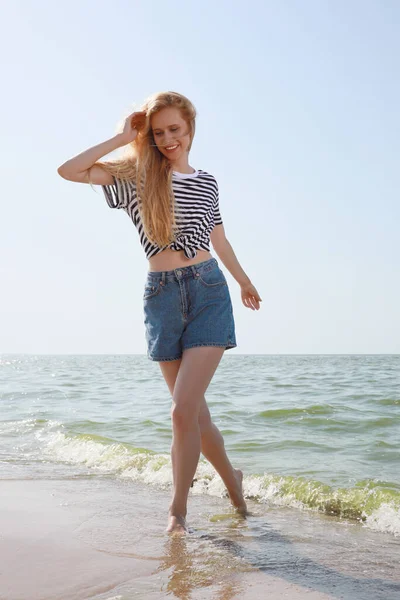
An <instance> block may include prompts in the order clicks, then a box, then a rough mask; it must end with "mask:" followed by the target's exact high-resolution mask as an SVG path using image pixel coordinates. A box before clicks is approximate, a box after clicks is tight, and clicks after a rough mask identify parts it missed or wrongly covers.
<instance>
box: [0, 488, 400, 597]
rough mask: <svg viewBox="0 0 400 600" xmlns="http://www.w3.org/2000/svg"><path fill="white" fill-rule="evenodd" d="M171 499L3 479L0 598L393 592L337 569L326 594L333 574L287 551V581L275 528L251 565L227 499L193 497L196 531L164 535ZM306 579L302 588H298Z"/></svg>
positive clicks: (245, 533)
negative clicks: (373, 588) (179, 535)
mask: <svg viewBox="0 0 400 600" xmlns="http://www.w3.org/2000/svg"><path fill="white" fill-rule="evenodd" d="M168 501H169V491H168V490H165V492H162V491H159V490H154V493H153V492H150V493H149V490H148V488H146V487H145V486H142V485H137V484H133V483H132V482H128V481H116V480H112V479H108V478H96V479H94V478H81V479H79V478H77V479H64V480H62V479H54V480H45V479H42V480H38V479H36V480H8V481H7V480H3V481H2V482H1V496H0V515H1V517H0V564H1V571H0V598H1V600H50V599H51V600H81V599H82V600H83V599H86V598H95V599H102V600H103V599H104V600H128V599H130V598H140V599H142V598H143V599H144V600H147V599H154V600H155V599H161V598H181V599H194V600H195V599H203V598H204V599H218V600H228V599H229V600H230V599H233V598H238V599H248V600H256V599H257V600H258V599H260V598H271V599H275V598H276V599H280V598H282V599H283V598H290V599H293V600H297V599H299V600H300V599H303V598H307V599H312V600H318V599H319V600H328V598H331V599H332V598H350V597H352V598H357V599H361V598H368V597H371V598H372V597H374V599H375V598H378V597H382V598H385V600H386V599H388V598H391V597H393V598H394V597H395V595H393V596H391V591H390V588H388V589H387V592H385V593H386V595H385V596H379V595H378V596H377V595H373V596H369V595H368V589H371V588H370V587H369V586H370V585H371V583H369V582H368V580H366V579H365V580H363V579H360V580H357V581H355V580H354V578H349V577H348V576H346V575H344V574H340V573H337V574H336V575H337V593H334V594H331V593H325V592H324V591H323V590H324V586H325V587H326V586H327V585H329V584H330V585H331V587H332V581H333V580H335V574H334V575H333V579H332V572H331V571H330V570H329V569H327V568H326V567H324V565H323V564H322V563H321V564H316V563H315V561H314V562H310V561H308V562H307V561H305V560H304V557H303V559H301V557H300V556H298V555H296V553H295V552H294V553H293V555H290V552H292V551H291V550H289V551H288V550H286V553H288V552H289V554H288V556H287V557H286V559H285V560H286V561H287V564H288V568H287V577H286V576H285V574H284V572H283V571H282V569H279V565H278V563H277V561H276V560H275V559H276V556H277V555H276V556H275V555H274V552H275V553H276V551H277V548H278V547H279V545H280V544H281V540H280V539H279V538H278V534H277V533H276V532H275V534H270V536H269V541H267V542H266V543H265V544H264V545H263V547H262V551H263V552H264V553H265V556H266V559H267V561H266V562H265V561H264V563H265V565H269V566H268V568H267V567H266V566H265V567H263V568H257V567H255V566H254V564H255V563H256V561H255V560H254V556H255V555H254V554H252V553H251V552H250V551H248V556H249V557H250V558H249V559H246V557H245V556H244V554H243V552H242V548H244V547H245V545H246V543H247V545H248V548H250V549H251V547H252V543H253V540H252V539H251V532H250V531H249V530H248V529H247V528H246V527H247V526H246V523H244V522H243V520H241V519H240V518H239V517H235V516H234V514H233V513H230V512H229V509H228V507H227V501H226V500H224V499H220V498H215V497H209V496H208V497H206V498H205V497H201V496H195V495H193V496H192V497H191V498H190V515H191V525H192V526H193V533H192V534H191V535H189V536H186V537H185V538H176V537H171V536H168V535H167V534H165V533H164V529H165V524H166V518H165V517H166V511H167V506H168ZM224 519H225V523H228V525H226V524H225V525H224V526H225V528H226V527H228V529H225V534H224V535H221V533H220V529H219V528H218V523H219V522H222V521H223V520H224ZM205 522H208V525H209V526H208V527H207V529H206V528H205ZM227 531H231V533H230V534H229V536H228V535H227V533H226V532H227ZM239 542H240V543H239ZM240 544H242V545H240ZM257 544H258V550H257V552H260V543H259V541H258V542H257ZM286 545H287V544H286ZM252 556H253V559H252V558H251V557H252ZM258 560H259V562H260V559H259V557H258ZM274 560H275V563H274ZM260 564H261V563H260ZM274 564H275V567H274ZM294 567H295V568H294ZM274 571H275V572H274ZM307 572H308V574H307ZM276 573H279V576H276ZM282 575H283V576H282ZM306 580H308V581H309V583H308V585H301V584H299V582H302V581H306ZM329 580H330V583H329ZM335 585H336V584H335V583H333V586H334V587H335ZM346 586H347V591H346ZM394 586H395V584H394ZM351 588H353V589H352V591H351ZM396 589H397V590H398V588H395V587H393V590H392V591H393V594H395V593H396Z"/></svg>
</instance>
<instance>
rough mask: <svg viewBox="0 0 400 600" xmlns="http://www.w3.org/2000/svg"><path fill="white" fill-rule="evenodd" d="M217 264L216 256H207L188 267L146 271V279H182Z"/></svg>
mask: <svg viewBox="0 0 400 600" xmlns="http://www.w3.org/2000/svg"><path fill="white" fill-rule="evenodd" d="M214 265H218V261H217V259H216V258H209V259H208V260H204V261H203V262H200V263H196V264H194V265H189V266H188V267H178V268H177V269H173V270H171V271H148V273H147V280H151V281H162V282H163V283H164V282H165V281H173V280H176V279H184V278H185V277H196V276H197V275H196V274H197V273H200V274H201V273H202V271H203V270H204V269H207V268H210V267H212V266H214Z"/></svg>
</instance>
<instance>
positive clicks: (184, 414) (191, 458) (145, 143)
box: [58, 92, 261, 533]
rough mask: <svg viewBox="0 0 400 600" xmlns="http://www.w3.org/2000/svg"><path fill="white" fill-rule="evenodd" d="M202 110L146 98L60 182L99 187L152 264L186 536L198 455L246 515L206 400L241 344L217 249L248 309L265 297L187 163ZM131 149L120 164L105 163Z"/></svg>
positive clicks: (154, 343)
mask: <svg viewBox="0 0 400 600" xmlns="http://www.w3.org/2000/svg"><path fill="white" fill-rule="evenodd" d="M195 118H196V112H195V108H194V106H193V105H192V104H191V102H190V101H189V100H188V99H187V98H185V96H182V95H181V94H177V93H175V92H163V93H158V94H155V95H154V96H152V97H150V98H149V99H148V100H147V101H146V102H145V103H144V105H143V106H142V108H141V110H140V111H138V112H134V113H133V114H131V115H130V116H129V117H128V118H127V119H126V120H125V124H124V127H123V131H122V133H119V134H117V135H115V136H114V137H112V138H111V139H109V140H107V141H105V142H103V143H101V144H99V145H97V146H94V147H93V148H90V149H89V150H86V151H85V152H82V153H81V154H78V155H77V156H76V157H74V158H72V159H70V160H68V161H67V162H66V163H64V164H63V165H62V166H61V167H59V169H58V173H59V174H60V175H61V177H63V178H64V179H68V180H70V181H77V182H81V183H94V184H99V185H101V186H102V188H103V190H104V193H105V197H106V200H107V203H108V204H109V206H110V207H112V208H122V209H123V210H124V211H125V212H127V214H128V215H129V217H130V218H131V219H132V221H133V223H134V225H135V226H136V228H137V229H138V233H139V236H140V241H141V244H142V246H143V248H144V250H145V253H146V257H147V258H148V260H149V272H148V275H147V281H146V282H145V288H144V296H143V303H144V320H145V328H146V340H147V345H148V357H149V358H150V359H151V360H155V361H159V363H160V367H161V371H162V374H163V376H164V378H165V381H166V383H167V386H168V388H169V390H170V392H171V395H172V399H173V402H172V412H171V415H172V428H173V442H172V448H171V459H172V470H173V482H174V490H173V498H172V502H171V505H170V508H169V519H168V526H167V531H168V532H176V533H185V532H187V525H186V513H187V498H188V493H189V489H190V486H191V484H192V480H193V476H194V474H195V472H196V468H197V464H198V461H199V456H200V452H202V453H203V454H204V456H205V457H206V458H207V459H208V460H209V461H210V462H211V464H212V465H213V466H214V468H215V469H216V471H217V472H218V473H219V475H220V476H221V478H222V480H223V482H224V484H225V486H226V488H227V490H228V493H229V496H230V499H231V502H232V504H233V506H234V507H235V508H236V510H237V511H238V512H240V513H242V514H245V513H246V503H245V501H244V499H243V494H242V478H243V474H242V472H241V471H240V470H239V469H234V468H233V467H232V465H231V463H230V462H229V459H228V457H227V455H226V452H225V448H224V441H223V438H222V435H221V433H220V432H219V430H218V429H217V427H216V426H215V425H214V424H213V422H212V421H211V418H210V412H209V410H208V407H207V403H206V400H205V398H204V394H205V392H206V389H207V387H208V385H209V383H210V381H211V379H212V377H213V375H214V372H215V370H216V368H217V366H218V364H219V362H220V360H221V358H222V355H223V352H224V350H228V349H229V348H234V347H235V346H236V338H235V324H234V317H233V312H232V303H231V298H230V293H229V289H228V284H227V281H226V279H225V276H224V274H223V272H222V271H221V269H220V268H219V265H218V262H217V260H216V259H215V258H214V257H213V256H212V255H211V254H210V251H209V247H210V239H211V242H212V245H213V248H214V250H215V251H216V253H217V254H218V256H219V258H220V259H221V261H222V262H223V263H224V265H225V267H226V268H227V269H228V270H229V272H230V273H231V274H232V276H233V277H234V278H235V279H236V281H237V282H238V284H239V285H240V288H241V297H242V301H243V304H244V305H245V306H246V307H247V308H251V309H252V310H258V309H259V308H260V302H261V298H260V296H259V294H258V292H257V290H256V289H255V287H254V286H253V284H252V283H251V281H250V279H249V277H248V276H247V275H246V273H245V272H244V271H243V269H242V268H241V266H240V264H239V262H238V260H237V258H236V256H235V253H234V251H233V249H232V246H231V245H230V243H229V242H228V240H227V239H226V237H225V230H224V226H223V223H222V219H221V214H220V211H219V196H218V185H217V182H216V180H215V178H214V177H213V176H212V175H210V174H209V173H207V172H205V171H202V170H196V169H194V168H193V167H191V166H190V165H189V160H188V159H189V151H190V148H191V145H192V141H193V137H194V132H195ZM123 146H126V147H127V152H126V155H125V156H123V157H122V158H120V159H118V160H113V161H109V162H100V160H99V159H101V158H102V157H103V156H105V155H107V154H109V153H110V152H112V151H113V150H116V149H117V148H120V147H123Z"/></svg>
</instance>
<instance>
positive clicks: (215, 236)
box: [210, 225, 262, 310]
mask: <svg viewBox="0 0 400 600" xmlns="http://www.w3.org/2000/svg"><path fill="white" fill-rule="evenodd" d="M210 239H211V243H212V245H213V248H214V250H215V252H216V253H217V254H218V257H219V258H220V259H221V262H222V263H223V264H224V265H225V267H226V268H227V269H228V271H229V272H230V274H231V275H232V277H234V279H236V281H237V282H238V284H239V285H240V289H241V296H242V302H243V304H244V305H245V306H246V307H247V308H251V309H252V310H254V309H256V310H258V309H259V308H260V302H262V299H261V298H260V295H259V293H258V292H257V290H256V288H255V287H254V285H253V284H252V283H251V281H250V278H249V277H248V276H247V275H246V273H245V272H244V271H243V269H242V267H241V266H240V264H239V261H238V259H237V258H236V254H235V253H234V251H233V248H232V246H231V245H230V243H229V241H228V240H227V238H226V236H225V230H224V226H223V225H216V226H215V227H214V229H213V230H212V232H211V235H210Z"/></svg>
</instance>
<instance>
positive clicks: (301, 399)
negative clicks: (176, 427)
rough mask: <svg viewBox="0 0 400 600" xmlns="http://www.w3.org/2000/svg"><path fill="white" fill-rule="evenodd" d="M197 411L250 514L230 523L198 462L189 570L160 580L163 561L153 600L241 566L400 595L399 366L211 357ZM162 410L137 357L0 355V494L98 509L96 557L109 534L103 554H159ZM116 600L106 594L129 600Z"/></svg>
mask: <svg viewBox="0 0 400 600" xmlns="http://www.w3.org/2000/svg"><path fill="white" fill-rule="evenodd" d="M206 400H207V403H208V406H209V408H210V412H211V416H212V419H213V421H214V422H215V424H216V425H217V426H218V428H219V429H220V431H221V433H222V435H223V437H224V440H225V447H226V450H227V453H228V456H229V457H230V459H231V462H232V463H233V465H234V466H235V467H237V468H240V469H242V470H243V472H244V482H243V485H244V495H245V498H246V499H247V503H248V507H249V516H248V517H247V518H240V517H239V516H237V515H236V514H235V513H234V511H233V510H232V508H231V507H230V504H229V502H228V499H227V494H226V491H225V489H224V486H223V484H222V482H221V480H220V478H219V476H218V475H217V474H216V472H215V471H214V470H213V468H212V467H211V465H210V464H209V463H207V461H206V460H205V459H204V458H203V457H201V459H200V462H199V466H198V469H197V473H196V475H195V479H194V483H193V487H192V488H191V490H190V495H189V504H188V524H189V526H190V527H191V531H192V532H191V533H190V534H189V535H188V536H186V538H187V540H186V542H185V543H186V544H187V548H186V552H187V553H189V554H190V556H191V557H192V560H190V561H189V563H190V568H189V567H188V564H189V563H188V562H185V561H183V563H182V560H181V563H179V564H180V571H179V573H180V575H179V576H178V575H177V573H176V570H175V571H174V573H173V574H171V561H169V562H168V560H167V561H166V563H165V565H167V566H166V567H165V568H166V572H165V573H164V579H163V583H162V585H163V586H164V591H165V597H170V596H171V597H174V596H175V597H182V598H183V597H188V598H189V597H190V595H187V596H183V595H177V593H175V592H176V589H178V588H179V589H181V587H179V586H182V581H184V583H185V586H186V587H185V589H189V590H190V589H191V588H190V586H191V585H192V586H193V589H194V588H195V587H196V588H198V587H199V586H201V585H203V584H204V586H206V585H207V582H209V581H210V578H211V577H212V576H213V575H215V574H216V573H217V574H221V573H222V572H224V573H227V572H229V570H233V571H236V572H237V571H238V570H240V569H242V570H250V571H251V570H254V571H255V570H257V571H262V572H264V573H268V574H270V575H273V576H277V577H281V578H284V579H285V580H286V581H290V582H292V583H296V584H299V585H304V586H307V587H308V588H310V589H313V590H318V591H320V592H324V593H327V594H331V595H332V597H335V598H352V599H354V600H357V599H358V600H363V599H367V598H368V599H369V598H374V599H376V598H382V599H385V600H389V599H392V598H393V599H394V598H400V355H240V354H233V353H232V354H230V353H229V352H225V354H224V356H223V358H222V360H221V363H220V365H219V367H218V369H217V371H216V373H215V375H214V377H213V379H212V381H211V383H210V385H209V387H208V390H207V392H206ZM170 408H171V396H170V393H169V390H168V388H167V386H166V383H165V381H164V379H163V377H162V374H161V370H160V368H159V365H158V364H157V363H155V362H152V361H150V360H149V359H148V358H147V357H146V356H145V355H65V356H64V355H15V354H14V355H1V357H0V488H1V484H2V482H3V483H4V482H6V481H20V482H29V481H32V480H41V481H44V480H45V481H46V482H47V485H48V486H50V487H49V489H51V486H52V485H53V484H54V485H57V486H58V488H57V489H60V487H59V486H60V485H64V486H66V487H67V488H68V489H69V490H73V489H76V491H77V493H78V492H79V494H84V495H85V501H86V502H87V503H92V505H93V507H94V508H96V506H97V505H98V507H99V510H100V509H101V510H102V511H103V513H104V511H106V512H107V510H108V512H107V514H108V521H107V519H103V521H102V526H101V528H99V526H97V528H95V527H94V526H93V527H92V528H90V527H91V526H90V525H89V524H88V525H86V526H85V527H86V528H85V527H83V528H81V529H80V530H79V532H78V533H79V535H81V536H83V537H84V538H85V539H87V540H89V539H90V541H91V543H92V544H94V545H95V546H96V545H97V547H105V546H107V545H109V544H111V541H110V536H109V535H107V532H106V530H107V523H110V524H113V528H114V529H113V531H114V536H113V541H112V545H113V549H114V550H116V549H117V550H118V548H119V549H120V550H121V551H123V550H125V551H127V548H128V546H129V547H130V548H131V549H132V544H133V545H134V547H135V550H134V551H135V552H136V555H138V556H139V555H140V556H142V557H143V559H144V560H145V559H146V557H147V556H148V557H151V556H153V555H154V553H156V554H157V553H158V555H159V554H160V552H161V550H160V547H159V544H161V540H165V536H166V534H165V532H164V530H165V526H166V523H167V513H166V507H167V506H168V500H169V498H170V496H171V489H172V470H171V460H170V446H171V440H172V433H171V421H170ZM74 486H75V487H74ZM104 489H106V490H107V494H106V495H104V493H103V492H104ZM93 490H98V491H99V490H100V491H101V490H103V492H102V493H100V492H99V493H93ZM117 496H118V498H119V501H118V503H116V502H114V504H115V505H113V498H116V497H117ZM107 498H108V500H107ZM121 499H122V500H121ZM107 507H108V509H107ZM118 511H120V520H119V522H118V523H119V524H118V525H116V520H117V521H118V514H119V512H118ZM146 511H147V512H146ZM138 513H140V522H138V521H137V519H136V518H135V515H137V514H138ZM129 515H130V516H129ZM124 519H125V521H124ZM126 519H128V520H129V523H130V528H129V531H130V533H129V534H128V533H127V529H126V526H125V525H124V524H123V523H126ZM115 527H116V529H115ZM100 529H101V532H100ZM115 532H116V533H115ZM118 532H119V533H118ZM111 537H112V536H111ZM161 554H162V552H161ZM181 559H182V557H181ZM149 560H150V558H149ZM168 569H169V570H168ZM161 570H162V569H161ZM160 572H161V571H160ZM174 576H175V577H177V578H178V579H177V580H176V581H179V585H178V584H176V581H175V584H176V585H178V587H176V589H175V588H174V585H175V584H174V582H173V578H174ZM143 585H145V584H143ZM152 585H153V586H154V585H158V584H157V583H155V581H154V579H153V580H152ZM160 585H161V584H160ZM150 587H151V586H150ZM150 587H149V588H148V590H147V592H146V593H144V592H143V594H144V595H143V597H149V598H150V597H151V593H153V592H154V590H152V589H150ZM124 593H127V592H126V590H125V592H124V590H123V589H122V588H121V590H119V591H118V593H116V595H114V596H113V598H114V597H115V598H121V599H122V598H125V597H126V598H128V597H129V598H130V597H132V596H131V595H129V594H128V595H126V596H125V595H124ZM96 597H97V596H96ZM98 597H99V598H100V597H101V598H110V597H111V596H110V595H108V596H107V595H106V594H105V595H99V596H98ZM135 597H137V596H135ZM196 597H197V596H196ZM199 597H200V596H199ZM221 597H222V596H221ZM232 597H233V596H232ZM235 597H236V596H235Z"/></svg>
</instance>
